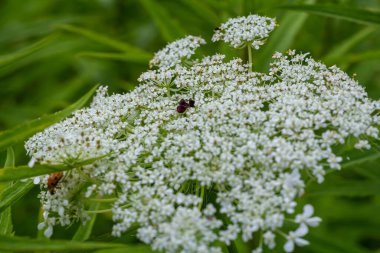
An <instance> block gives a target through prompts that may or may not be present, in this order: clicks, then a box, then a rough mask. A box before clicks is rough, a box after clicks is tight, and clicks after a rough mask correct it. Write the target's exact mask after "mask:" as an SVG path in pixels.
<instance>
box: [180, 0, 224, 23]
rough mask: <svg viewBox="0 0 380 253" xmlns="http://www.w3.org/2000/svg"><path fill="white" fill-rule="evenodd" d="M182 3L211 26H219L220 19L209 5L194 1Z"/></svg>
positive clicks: (187, 0)
mask: <svg viewBox="0 0 380 253" xmlns="http://www.w3.org/2000/svg"><path fill="white" fill-rule="evenodd" d="M182 2H183V3H184V4H185V5H186V6H188V7H189V8H190V9H191V10H192V11H193V12H194V13H196V14H198V15H199V16H200V17H201V18H202V19H203V20H205V21H207V22H208V23H210V24H211V25H213V26H217V25H219V23H220V19H219V17H218V15H217V14H216V13H215V12H214V11H213V10H212V9H211V8H210V6H209V5H208V4H207V3H205V2H203V1H194V0H183V1H182Z"/></svg>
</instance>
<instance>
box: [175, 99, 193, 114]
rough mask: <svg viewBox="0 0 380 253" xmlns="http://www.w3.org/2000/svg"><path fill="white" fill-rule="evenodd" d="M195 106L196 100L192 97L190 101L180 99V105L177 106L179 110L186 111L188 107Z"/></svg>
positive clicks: (179, 111) (180, 111)
mask: <svg viewBox="0 0 380 253" xmlns="http://www.w3.org/2000/svg"><path fill="white" fill-rule="evenodd" d="M194 106H195V101H194V100H192V99H191V98H190V99H189V100H188V101H186V100H185V99H181V100H180V101H179V105H178V106H177V112H178V113H184V112H185V111H186V109H187V108H189V107H194Z"/></svg>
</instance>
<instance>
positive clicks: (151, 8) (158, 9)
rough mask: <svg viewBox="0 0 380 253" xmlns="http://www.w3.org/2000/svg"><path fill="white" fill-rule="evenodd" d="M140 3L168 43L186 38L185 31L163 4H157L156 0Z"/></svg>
mask: <svg viewBox="0 0 380 253" xmlns="http://www.w3.org/2000/svg"><path fill="white" fill-rule="evenodd" d="M140 3H141V4H142V5H143V6H144V8H145V9H146V11H147V12H148V13H149V15H150V16H151V17H152V19H153V21H154V23H155V24H156V25H157V27H158V29H159V30H160V32H161V35H162V37H163V38H164V39H165V40H166V41H173V40H175V39H178V38H180V37H183V36H185V34H186V32H185V31H184V29H183V28H182V27H181V26H180V25H179V23H178V22H177V20H175V19H174V18H173V17H171V16H170V15H169V13H168V12H167V11H166V9H165V8H164V7H163V6H162V4H159V3H157V2H156V1H155V0H141V1H140Z"/></svg>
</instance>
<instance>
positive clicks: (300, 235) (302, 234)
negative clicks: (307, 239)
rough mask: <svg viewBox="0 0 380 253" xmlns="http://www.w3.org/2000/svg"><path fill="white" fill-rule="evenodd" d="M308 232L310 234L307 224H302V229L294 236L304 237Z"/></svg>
mask: <svg viewBox="0 0 380 253" xmlns="http://www.w3.org/2000/svg"><path fill="white" fill-rule="evenodd" d="M307 232H309V229H308V228H307V226H306V225H305V224H301V225H300V227H299V228H298V229H297V230H296V231H295V232H294V235H295V236H296V237H302V236H304V235H306V234H307Z"/></svg>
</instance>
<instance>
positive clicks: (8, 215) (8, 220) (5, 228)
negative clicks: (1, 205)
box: [0, 207, 13, 236]
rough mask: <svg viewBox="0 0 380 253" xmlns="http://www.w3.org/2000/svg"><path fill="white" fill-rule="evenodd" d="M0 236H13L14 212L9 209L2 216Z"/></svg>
mask: <svg viewBox="0 0 380 253" xmlns="http://www.w3.org/2000/svg"><path fill="white" fill-rule="evenodd" d="M0 224H1V226H0V235H8V236H11V235H12V232H13V224H12V210H11V208H10V207H9V208H7V209H5V210H4V211H2V212H1V214H0Z"/></svg>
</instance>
